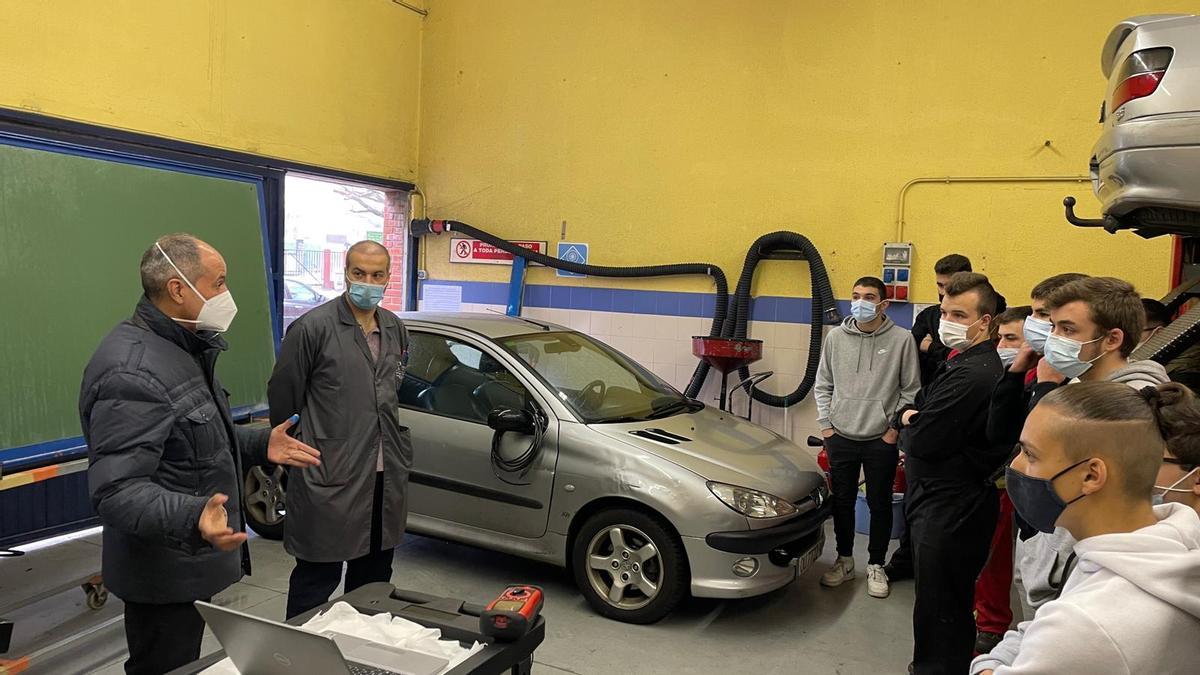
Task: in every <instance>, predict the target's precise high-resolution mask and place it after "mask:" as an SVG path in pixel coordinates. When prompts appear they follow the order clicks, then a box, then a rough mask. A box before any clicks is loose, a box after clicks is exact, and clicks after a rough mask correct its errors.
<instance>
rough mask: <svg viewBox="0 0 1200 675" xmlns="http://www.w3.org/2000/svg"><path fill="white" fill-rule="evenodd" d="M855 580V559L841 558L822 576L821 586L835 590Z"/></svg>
mask: <svg viewBox="0 0 1200 675" xmlns="http://www.w3.org/2000/svg"><path fill="white" fill-rule="evenodd" d="M853 578H854V558H842V557H839V558H838V559H837V561H836V562H834V563H833V567H830V568H829V571H828V572H826V573H825V574H823V575H821V585H822V586H828V587H829V588H833V587H835V586H841V585H842V584H843V583H845V582H847V581H849V580H851V579H853Z"/></svg>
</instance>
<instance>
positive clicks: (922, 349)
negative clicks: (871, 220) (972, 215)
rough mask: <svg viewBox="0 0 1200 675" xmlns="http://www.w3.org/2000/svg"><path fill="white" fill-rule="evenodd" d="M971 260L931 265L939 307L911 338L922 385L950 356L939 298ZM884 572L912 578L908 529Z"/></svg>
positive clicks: (923, 317) (924, 316) (924, 315)
mask: <svg viewBox="0 0 1200 675" xmlns="http://www.w3.org/2000/svg"><path fill="white" fill-rule="evenodd" d="M970 271H971V261H970V259H968V258H967V256H965V255H962V254H959V253H951V254H950V255H947V256H944V257H942V258H940V259H938V261H937V263H935V264H934V266H933V273H934V279H935V281H936V282H937V292H938V304H936V305H930V306H928V307H926V308H925V309H923V310H921V311H920V312H919V313H918V314H917V316H916V317H915V318H914V319H913V327H912V336H913V341H914V342H916V344H917V348H918V350H919V352H918V354H917V356H918V357H919V358H920V360H921V386H925V385H927V384H929V383H930V382H932V381H933V378H934V376H935V375H936V374H937V369H938V368H939V367H941V365H942V364H943V363H945V362H946V359H947V358H949V356H950V351H951V349H950V348H949V347H947V346H946V345H945V344H943V343H942V339H941V337H939V336H938V328H939V327H940V326H941V321H942V307H941V302H942V298H943V297H945V295H946V284H948V283H950V277H952V276H954V275H955V274H958V273H959V272H970ZM884 572H885V574H887V577H888V579H889V580H890V581H903V580H905V579H912V578H913V557H912V542H910V541H909V533H908V528H907V527H905V528H904V532H903V533H902V534H901V535H900V545H899V546H897V547H896V550H895V551H894V552H893V553H892V558H891V560H889V561H888V564H887V565H885V566H884Z"/></svg>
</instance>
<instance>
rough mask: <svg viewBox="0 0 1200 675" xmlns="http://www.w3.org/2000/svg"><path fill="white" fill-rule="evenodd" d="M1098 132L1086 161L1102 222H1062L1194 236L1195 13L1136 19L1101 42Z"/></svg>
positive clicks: (1198, 149)
mask: <svg viewBox="0 0 1200 675" xmlns="http://www.w3.org/2000/svg"><path fill="white" fill-rule="evenodd" d="M1100 66H1101V70H1102V72H1103V73H1104V76H1105V78H1107V80H1108V87H1107V90H1106V92H1105V98H1104V101H1103V102H1102V103H1101V111H1100V121H1101V123H1102V124H1103V127H1104V130H1103V132H1102V134H1101V136H1100V139H1099V140H1098V141H1097V142H1096V145H1095V147H1094V148H1093V152H1092V159H1091V164H1090V168H1091V177H1092V188H1093V190H1094V191H1095V193H1096V196H1097V197H1098V198H1099V199H1100V202H1101V210H1102V212H1103V218H1100V219H1095V220H1086V219H1080V218H1075V217H1074V213H1073V211H1072V207H1073V206H1074V203H1075V201H1074V199H1073V198H1068V199H1067V202H1066V203H1067V207H1068V219H1070V220H1071V221H1072V222H1074V223H1075V224H1077V225H1090V226H1100V227H1104V228H1106V229H1108V230H1109V231H1110V232H1112V231H1116V230H1118V229H1134V230H1136V231H1137V232H1138V233H1139V234H1142V235H1143V236H1156V235H1160V234H1182V235H1194V234H1196V230H1197V228H1200V189H1197V188H1196V181H1195V176H1196V175H1198V174H1200V16H1195V15H1186V14H1160V15H1150V16H1137V17H1133V18H1130V19H1126V20H1125V21H1122V22H1120V23H1119V24H1117V26H1116V27H1115V28H1113V29H1112V31H1111V32H1110V33H1109V35H1108V39H1107V40H1105V43H1104V47H1103V48H1102V50H1101V55H1100Z"/></svg>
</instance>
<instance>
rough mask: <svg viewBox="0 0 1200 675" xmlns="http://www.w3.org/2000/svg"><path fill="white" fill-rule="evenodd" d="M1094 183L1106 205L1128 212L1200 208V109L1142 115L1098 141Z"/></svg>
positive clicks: (1110, 212)
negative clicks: (1198, 179) (1197, 178)
mask: <svg viewBox="0 0 1200 675" xmlns="http://www.w3.org/2000/svg"><path fill="white" fill-rule="evenodd" d="M1093 157H1094V160H1093V165H1092V188H1093V190H1094V191H1095V193H1096V196H1097V197H1098V198H1099V199H1100V202H1101V204H1102V210H1103V212H1104V213H1105V214H1107V215H1111V216H1118V217H1119V216H1123V215H1125V214H1127V213H1129V212H1131V211H1134V210H1136V209H1139V208H1143V207H1170V208H1178V209H1187V210H1200V191H1197V190H1196V181H1195V176H1196V175H1197V173H1200V113H1189V114H1179V115H1164V116H1156V117H1149V118H1140V119H1136V120H1131V121H1129V122H1124V123H1122V124H1118V125H1115V126H1113V127H1111V128H1109V129H1108V130H1106V131H1105V132H1104V134H1103V135H1102V136H1101V137H1100V140H1099V141H1097V143H1096V147H1095V149H1094V154H1093Z"/></svg>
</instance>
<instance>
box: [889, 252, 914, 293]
mask: <svg viewBox="0 0 1200 675" xmlns="http://www.w3.org/2000/svg"><path fill="white" fill-rule="evenodd" d="M911 275H912V244H906V243H902V242H894V243H886V244H884V245H883V275H882V278H883V285H884V286H885V287H886V288H887V298H888V300H891V301H892V302H908V283H909V278H910V277H911Z"/></svg>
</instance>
